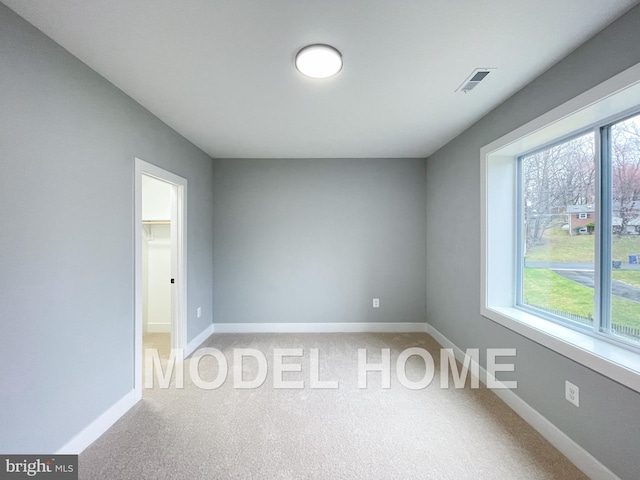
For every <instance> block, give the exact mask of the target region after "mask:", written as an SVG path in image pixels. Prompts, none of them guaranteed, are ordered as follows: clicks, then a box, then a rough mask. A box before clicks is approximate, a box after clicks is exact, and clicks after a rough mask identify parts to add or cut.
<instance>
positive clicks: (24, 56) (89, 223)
mask: <svg viewBox="0 0 640 480" xmlns="http://www.w3.org/2000/svg"><path fill="white" fill-rule="evenodd" d="M0 65H1V67H0V105H1V106H2V107H1V108H0V265H1V269H0V272H1V273H0V329H1V331H0V385H2V387H1V388H0V406H1V407H0V432H2V433H0V452H4V453H11V452H20V453H26V452H37V453H42V452H53V451H55V450H57V449H58V448H60V447H61V446H62V445H64V444H65V443H66V442H67V441H69V440H70V439H71V438H72V437H73V436H74V435H75V434H77V433H78V432H79V431H80V430H81V429H82V428H84V427H85V426H87V425H88V424H89V423H90V422H91V421H92V420H94V419H95V418H96V417H97V416H98V415H100V414H101V413H102V412H103V411H104V410H106V409H107V408H108V407H110V406H111V405H112V404H114V403H115V402H116V401H117V400H119V399H120V398H121V397H122V396H124V395H125V394H126V393H128V392H129V391H130V390H131V389H132V388H133V328H134V310H133V304H134V295H133V271H134V270H133V267H134V263H133V255H134V253H133V251H134V250H133V245H134V242H133V231H134V230H133V229H134V224H133V222H134V198H133V193H134V157H136V156H137V157H140V158H142V159H144V160H146V161H148V162H151V163H155V164H157V165H158V166H160V167H163V168H166V169H167V170H170V171H173V172H174V173H176V174H178V175H181V176H183V177H185V178H187V180H188V182H189V191H188V193H189V197H188V205H189V212H188V222H189V223H188V229H189V230H188V235H189V244H188V254H189V259H188V282H189V298H188V302H189V305H188V308H189V318H188V338H189V339H191V338H193V337H194V336H196V335H197V334H198V333H200V332H201V331H203V330H204V329H205V328H206V326H207V324H211V322H212V309H211V305H212V302H211V299H212V295H211V292H212V277H213V274H212V253H211V237H212V219H211V218H212V213H211V204H212V188H211V184H212V179H213V173H212V163H211V159H210V158H209V157H207V156H206V155H205V154H204V153H203V152H201V151H200V150H198V149H197V148H195V147H194V146H193V145H191V144H190V143H189V142H187V141H186V140H185V139H184V138H182V137H181V136H179V135H178V134H176V133H175V132H174V131H173V130H171V129H170V128H168V127H167V126H166V125H164V124H163V123H161V122H160V121H159V120H158V119H157V118H155V117H154V116H152V115H151V114H150V113H149V112H147V111H146V110H144V109H143V108H142V107H140V106H139V105H138V104H137V103H135V102H134V101H133V100H131V99H130V98H129V97H127V96H126V95H124V94H123V93H122V92H120V91H119V90H118V89H116V88H115V87H114V86H113V85H111V84H110V83H108V82H107V81H106V80H104V79H103V78H102V77H100V76H98V75H97V74H96V73H95V72H93V71H92V70H90V69H89V68H88V67H86V66H85V65H84V64H82V63H81V62H80V61H78V60H77V59H76V58H74V57H73V56H71V55H70V54H69V53H68V52H66V51H65V50H63V49H62V48H61V47H60V46H58V45H57V44H55V43H54V42H52V41H51V40H50V39H48V38H47V37H45V36H44V35H43V34H41V33H40V32H39V31H37V30H36V29H35V28H34V27H32V26H31V25H29V24H27V23H26V22H24V21H23V20H22V19H20V18H19V17H17V16H16V15H15V14H14V13H12V12H11V11H10V10H9V9H7V8H6V7H5V6H4V5H0ZM197 306H202V307H203V315H202V317H201V318H200V319H196V318H195V309H196V307H197Z"/></svg>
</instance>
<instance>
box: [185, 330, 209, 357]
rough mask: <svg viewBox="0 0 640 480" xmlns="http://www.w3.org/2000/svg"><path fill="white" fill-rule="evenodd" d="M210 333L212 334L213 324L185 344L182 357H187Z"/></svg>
mask: <svg viewBox="0 0 640 480" xmlns="http://www.w3.org/2000/svg"><path fill="white" fill-rule="evenodd" d="M211 335H213V324H212V325H209V326H208V327H207V328H205V329H204V330H203V331H202V332H201V333H200V334H199V335H198V336H197V337H196V338H194V339H193V340H191V341H190V342H189V343H188V344H187V348H185V350H184V357H185V358H187V357H188V356H189V355H191V354H192V353H193V352H195V351H196V349H197V348H198V347H199V346H200V345H202V344H203V343H204V342H205V341H206V340H207V338H209V337H210V336H211Z"/></svg>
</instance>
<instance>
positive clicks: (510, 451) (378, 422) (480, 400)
mask: <svg viewBox="0 0 640 480" xmlns="http://www.w3.org/2000/svg"><path fill="white" fill-rule="evenodd" d="M203 347H215V348H217V349H219V350H221V351H222V352H223V353H224V354H225V357H226V358H227V361H228V366H229V376H228V378H227V380H226V382H225V383H224V384H223V385H222V386H221V387H220V388H218V389H215V390H202V389H199V388H197V387H196V386H195V385H194V384H193V383H192V382H191V380H190V379H189V364H190V360H187V361H185V380H184V382H185V388H184V389H175V388H170V389H166V390H164V389H158V388H156V389H153V390H147V391H146V392H145V395H144V398H143V400H142V401H141V402H140V403H138V405H136V406H135V407H134V408H133V409H132V410H131V411H130V412H128V413H127V414H126V415H125V416H124V417H123V418H122V419H120V420H119V421H118V422H117V423H116V424H115V425H114V426H113V427H112V428H111V429H110V430H109V431H108V432H106V433H105V434H104V435H103V436H102V437H101V438H99V439H98V440H97V441H96V442H95V443H94V444H92V445H91V446H90V447H88V448H87V449H86V450H85V451H84V452H83V453H82V454H81V455H80V465H79V473H80V478H81V479H100V480H103V479H109V480H119V479H136V480H140V479H154V480H160V479H185V480H199V479H227V478H236V479H385V480H386V479H458V480H459V479H562V480H572V479H584V478H586V477H585V476H584V475H583V474H582V473H581V472H580V471H579V470H578V469H577V468H576V467H575V466H574V465H573V464H571V463H570V462H569V461H568V460H567V459H566V458H565V457H563V456H562V455H561V454H560V453H559V452H558V451H557V450H556V449H555V448H553V447H552V446H551V445H550V444H549V443H548V442H547V441H546V440H545V439H544V438H542V437H541V436H540V435H539V434H538V433H537V432H536V431H535V430H533V429H532V428H531V427H530V426H529V425H527V424H526V423H525V422H524V421H523V420H522V419H521V418H520V417H518V416H517V415H516V414H515V413H514V412H513V411H512V410H510V409H509V408H508V407H507V406H506V405H505V404H504V403H503V402H502V401H501V400H499V399H498V398H497V397H496V396H495V395H494V394H493V393H492V392H491V391H489V390H487V389H486V388H481V389H477V390H475V389H470V388H466V389H460V390H458V389H454V388H449V389H441V388H440V385H439V381H438V380H439V373H438V360H439V351H440V347H439V345H438V344H437V343H436V342H435V341H434V340H433V339H432V338H431V337H430V336H428V335H426V334H259V335H250V334H242V335H241V334H223V335H215V336H213V337H211V338H210V339H209V340H208V341H207V342H206V343H205V345H203ZM409 347H421V348H425V349H427V350H428V351H430V352H431V354H432V356H433V358H434V361H435V363H436V376H435V379H434V381H433V382H432V383H431V384H430V385H429V386H428V387H427V388H425V389H422V390H410V389H407V388H406V387H404V386H402V385H401V384H400V382H399V381H398V377H397V376H396V374H395V365H396V363H395V362H396V358H397V356H398V354H399V353H400V352H401V351H403V350H404V349H406V348H409ZM234 348H254V349H257V350H259V351H261V352H262V353H264V354H265V356H266V358H267V362H268V367H269V373H268V376H267V379H266V381H265V383H264V384H263V385H262V386H261V387H259V388H256V389H244V390H241V389H234V388H233V349H234ZM274 348H303V349H304V357H302V358H286V359H285V363H299V364H301V365H302V372H287V373H284V375H283V378H284V380H299V379H302V380H304V382H305V388H304V389H295V390H294V389H274V388H273V365H274V363H273V349H274ZM311 348H317V349H318V350H319V359H320V360H319V365H320V368H319V372H320V376H319V378H320V380H337V381H339V385H340V386H339V388H338V389H331V390H320V389H311V388H309V372H310V369H309V361H310V357H311V355H310V350H309V349H311ZM358 348H366V349H367V350H368V355H369V357H368V362H369V363H379V361H380V349H381V348H390V349H391V366H392V368H391V388H390V389H382V388H381V383H380V378H381V374H380V373H377V372H376V373H369V375H368V388H367V389H358V369H357V365H358V353H357V349H358ZM256 368H257V362H256V361H255V360H253V359H251V358H246V359H245V363H244V372H243V378H244V379H245V380H250V379H252V378H254V377H255V375H256ZM424 368H425V367H424V362H423V361H422V360H421V359H420V358H418V357H415V356H414V357H411V358H410V359H409V361H408V362H407V368H406V371H407V377H408V378H409V380H412V381H417V380H419V379H420V378H422V376H423V374H424ZM217 371H218V369H217V362H216V360H215V359H214V358H213V357H205V358H203V359H202V360H201V361H200V375H201V377H202V378H203V380H207V381H211V380H213V379H214V378H215V376H216V374H217ZM451 386H453V385H452V384H451Z"/></svg>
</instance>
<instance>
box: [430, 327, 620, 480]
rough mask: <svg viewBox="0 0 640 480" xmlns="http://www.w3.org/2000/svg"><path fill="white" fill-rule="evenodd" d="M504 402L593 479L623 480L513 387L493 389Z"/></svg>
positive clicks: (443, 340)
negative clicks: (519, 394)
mask: <svg viewBox="0 0 640 480" xmlns="http://www.w3.org/2000/svg"><path fill="white" fill-rule="evenodd" d="M427 333H429V335H431V336H432V337H433V338H434V340H435V341H436V342H438V343H439V344H440V345H441V346H442V347H444V348H452V349H453V351H454V354H455V357H456V359H457V360H458V361H459V362H461V363H462V362H463V361H464V356H465V354H464V352H463V351H462V350H461V349H460V348H458V347H457V346H456V345H455V344H453V343H452V342H451V341H450V340H449V339H448V338H447V337H445V336H444V335H442V334H441V333H440V332H439V331H438V330H436V329H435V328H434V327H432V326H431V325H428V330H427ZM480 380H481V381H482V382H483V383H485V384H486V380H487V371H486V370H485V369H484V368H482V367H480ZM492 391H493V393H495V394H496V395H497V396H498V397H499V398H500V399H501V400H502V401H503V402H504V403H506V404H507V405H508V406H509V407H510V408H511V409H512V410H513V411H514V412H516V413H517V414H518V415H519V416H520V417H522V419H523V420H524V421H525V422H527V423H528V424H529V425H531V426H532V427H533V428H534V429H535V430H536V431H537V432H538V433H539V434H540V435H542V436H543V437H544V438H546V439H547V440H548V441H549V443H551V445H553V446H554V447H556V448H557V449H558V450H559V451H560V452H561V453H562V454H563V455H564V456H565V457H567V458H568V459H569V460H570V461H571V462H572V463H573V464H574V465H575V466H576V467H578V468H579V469H580V470H582V472H583V473H584V474H585V475H587V476H588V477H589V478H590V479H592V480H620V478H619V477H618V476H617V475H615V474H614V473H613V472H612V471H611V470H609V469H608V468H607V467H606V466H604V465H603V464H602V463H600V462H599V461H598V460H597V459H596V458H595V457H594V456H593V455H591V454H590V453H589V452H587V451H586V450H585V449H584V448H582V447H581V446H580V445H578V444H577V443H576V442H574V441H573V440H572V439H571V438H570V437H569V436H567V435H566V434H565V433H564V432H563V431H562V430H560V429H559V428H558V427H556V426H555V425H554V424H553V423H551V422H550V421H549V420H547V418H546V417H544V416H543V415H542V414H540V413H539V412H538V411H537V410H535V409H534V408H533V407H531V406H530V405H529V404H528V403H526V402H525V401H524V400H522V399H521V398H520V397H519V396H518V395H516V394H515V393H514V391H513V390H510V389H508V388H499V389H493V390H492Z"/></svg>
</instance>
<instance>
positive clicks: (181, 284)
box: [133, 158, 187, 400]
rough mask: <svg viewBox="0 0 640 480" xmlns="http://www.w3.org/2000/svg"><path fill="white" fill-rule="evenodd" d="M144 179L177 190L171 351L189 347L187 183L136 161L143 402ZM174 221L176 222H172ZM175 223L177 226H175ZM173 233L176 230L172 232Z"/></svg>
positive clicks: (137, 380) (137, 326)
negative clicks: (143, 176)
mask: <svg viewBox="0 0 640 480" xmlns="http://www.w3.org/2000/svg"><path fill="white" fill-rule="evenodd" d="M142 175H148V176H151V177H155V178H157V179H159V180H162V181H164V182H167V183H170V184H171V185H173V186H174V187H175V192H176V198H175V200H176V208H175V210H176V211H177V218H175V224H176V230H177V232H178V233H177V238H176V243H177V248H176V251H177V259H176V261H175V262H174V263H175V264H176V272H175V279H176V284H177V289H176V302H174V308H176V312H177V314H178V315H177V319H176V320H175V321H174V322H172V332H171V333H172V335H171V348H173V349H182V350H184V348H185V346H186V332H187V180H186V179H185V178H182V177H180V176H178V175H176V174H174V173H171V172H169V171H167V170H164V169H162V168H160V167H157V166H155V165H153V164H151V163H148V162H145V161H144V160H141V159H139V158H136V159H135V192H134V197H135V200H134V203H135V213H134V219H135V224H134V252H135V254H134V257H135V268H134V270H135V273H134V284H135V285H134V290H135V291H134V303H135V307H134V310H135V321H134V377H133V389H134V391H135V395H136V400H139V399H141V398H142V331H143V322H142V238H143V236H142V235H143V232H142ZM172 220H174V219H172ZM172 223H173V222H172ZM172 229H173V228H172Z"/></svg>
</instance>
